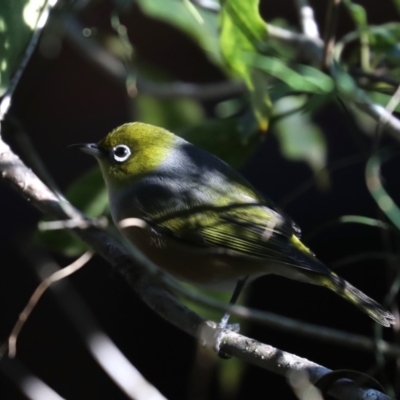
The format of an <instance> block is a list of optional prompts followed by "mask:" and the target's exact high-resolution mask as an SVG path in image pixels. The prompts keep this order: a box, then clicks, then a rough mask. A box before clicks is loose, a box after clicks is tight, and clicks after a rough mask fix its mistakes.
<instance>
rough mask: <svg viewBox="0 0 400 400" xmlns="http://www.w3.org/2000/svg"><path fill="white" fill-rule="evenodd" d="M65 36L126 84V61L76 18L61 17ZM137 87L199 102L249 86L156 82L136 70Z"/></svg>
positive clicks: (232, 95) (143, 91) (92, 60)
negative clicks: (90, 34) (88, 34)
mask: <svg viewBox="0 0 400 400" xmlns="http://www.w3.org/2000/svg"><path fill="white" fill-rule="evenodd" d="M58 23H60V24H62V26H63V28H64V30H65V34H66V38H67V39H68V40H69V41H70V42H71V43H72V44H73V45H74V48H75V49H77V50H78V51H79V52H80V54H81V55H82V56H83V57H85V58H86V59H87V60H88V61H90V62H91V63H92V64H94V65H95V66H96V67H99V68H100V69H101V70H102V71H103V72H105V73H106V74H107V75H108V76H110V77H111V78H112V79H115V80H116V81H117V82H118V83H120V84H125V83H126V80H127V78H128V71H127V69H126V68H125V66H124V63H123V62H122V61H121V60H119V59H118V58H117V57H115V56H113V55H112V54H111V53H110V52H108V51H107V50H105V49H104V47H102V46H101V45H100V44H99V43H98V42H97V41H96V40H94V39H91V38H90V37H85V36H83V34H82V31H83V26H82V25H81V24H80V22H79V21H78V20H77V19H75V18H73V17H69V18H62V19H59V21H58ZM136 76H137V83H136V86H137V90H138V91H139V92H141V93H144V94H149V95H152V96H155V97H158V98H163V99H172V98H181V97H187V98H193V99H196V100H200V101H208V100H217V99H223V98H229V97H234V96H239V95H242V94H243V93H246V91H247V89H246V85H245V84H244V83H243V82H241V81H223V82H216V83H211V84H195V83H187V82H172V83H163V82H154V81H151V80H150V79H147V78H145V77H143V76H141V75H140V74H138V73H137V71H136Z"/></svg>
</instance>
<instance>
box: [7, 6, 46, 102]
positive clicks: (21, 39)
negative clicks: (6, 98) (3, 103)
mask: <svg viewBox="0 0 400 400" xmlns="http://www.w3.org/2000/svg"><path fill="white" fill-rule="evenodd" d="M44 5H45V0H30V1H29V0H1V1H0V96H2V95H4V93H5V91H6V90H7V87H8V84H9V82H10V78H11V76H12V74H13V73H14V71H15V70H16V69H17V67H18V65H19V63H20V61H21V58H22V56H23V54H24V50H25V48H26V46H27V45H28V43H29V40H30V38H31V36H32V32H33V31H34V30H35V28H36V25H37V22H38V19H39V16H40V13H41V11H42V8H43V6H44Z"/></svg>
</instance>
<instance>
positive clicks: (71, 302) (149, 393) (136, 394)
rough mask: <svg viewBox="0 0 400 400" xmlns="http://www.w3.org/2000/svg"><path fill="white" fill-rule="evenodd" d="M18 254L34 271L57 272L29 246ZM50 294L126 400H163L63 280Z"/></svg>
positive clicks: (39, 253) (51, 262)
mask: <svg viewBox="0 0 400 400" xmlns="http://www.w3.org/2000/svg"><path fill="white" fill-rule="evenodd" d="M21 252H22V253H23V254H24V256H25V257H26V259H27V262H28V263H29V264H33V266H34V267H35V269H36V271H40V270H41V269H42V266H43V265H46V266H51V267H53V268H57V269H59V268H60V267H59V265H58V264H57V263H56V262H55V261H54V260H53V259H51V258H50V257H49V256H48V255H46V254H42V253H41V252H37V251H35V250H32V249H31V248H30V246H24V247H23V249H21ZM50 290H52V292H53V294H54V296H55V299H56V301H57V302H58V303H59V305H60V306H61V308H62V310H63V311H64V313H65V314H66V315H67V317H68V318H69V319H70V321H71V322H72V324H73V326H74V328H75V329H76V330H77V332H78V334H79V335H80V337H81V339H82V341H83V343H84V344H85V345H86V348H87V349H88V351H89V353H90V354H91V355H92V357H93V358H94V359H95V360H96V361H97V362H98V364H99V365H100V367H101V368H102V369H103V370H104V372H105V373H106V374H107V375H108V376H109V377H110V378H111V379H112V380H113V381H114V382H115V384H116V385H117V386H118V387H119V388H120V389H121V391H123V392H124V393H125V394H126V396H127V397H128V398H129V399H131V400H165V397H164V396H163V395H162V394H161V393H160V392H159V391H158V390H157V389H156V388H155V387H154V386H153V385H151V384H150V383H149V382H148V381H147V380H146V379H145V378H144V377H143V376H142V375H141V374H140V372H139V371H138V370H137V369H136V368H135V366H134V365H132V363H131V362H130V361H129V360H128V359H127V358H126V357H125V356H124V354H123V353H122V352H121V350H119V349H118V347H117V346H116V345H115V344H114V343H113V341H112V340H111V339H110V337H109V336H107V334H106V333H105V332H104V331H103V330H102V329H101V327H100V325H99V323H98V322H97V321H96V319H95V317H94V316H93V313H92V312H91V311H90V309H89V307H88V306H87V305H86V303H85V301H84V300H83V299H82V298H81V296H79V294H78V293H77V292H76V290H75V289H74V287H73V286H72V285H71V284H70V283H69V282H68V281H67V280H63V281H62V282H60V284H59V285H57V286H51V287H50Z"/></svg>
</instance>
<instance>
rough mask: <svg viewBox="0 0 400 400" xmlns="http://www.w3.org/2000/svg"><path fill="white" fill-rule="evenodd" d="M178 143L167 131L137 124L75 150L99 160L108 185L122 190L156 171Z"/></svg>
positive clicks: (79, 145) (121, 128)
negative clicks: (122, 187)
mask: <svg viewBox="0 0 400 400" xmlns="http://www.w3.org/2000/svg"><path fill="white" fill-rule="evenodd" d="M177 140H178V137H177V136H175V135H174V134H173V133H171V132H169V131H167V130H165V129H163V128H159V127H156V126H153V125H148V124H144V123H141V122H134V123H128V124H124V125H121V126H120V127H118V128H116V129H114V130H113V131H112V132H110V133H109V134H108V135H107V136H106V137H105V138H104V139H102V140H101V141H100V142H99V143H97V144H95V143H88V144H78V145H73V147H76V148H78V149H79V150H81V151H83V152H85V153H87V154H90V155H92V156H94V157H96V159H97V161H98V162H99V164H100V167H101V171H102V173H103V176H104V179H105V181H106V183H107V185H108V186H109V187H120V186H123V185H125V184H127V183H131V182H134V181H136V180H139V179H140V178H141V177H143V176H146V175H148V174H150V173H152V172H154V171H156V170H157V168H158V167H159V166H160V164H161V163H162V162H163V160H165V158H166V157H167V156H168V154H170V152H171V151H172V150H173V148H174V146H175V145H176V141H177Z"/></svg>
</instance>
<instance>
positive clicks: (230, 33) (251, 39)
mask: <svg viewBox="0 0 400 400" xmlns="http://www.w3.org/2000/svg"><path fill="white" fill-rule="evenodd" d="M258 6H259V1H258V0H247V1H242V0H225V1H224V2H223V4H222V8H221V12H220V24H221V34H220V43H221V51H222V55H223V56H224V58H225V61H226V62H227V64H228V67H229V69H230V71H232V72H233V73H235V74H236V75H238V76H240V77H241V78H242V79H243V80H244V81H245V82H246V85H247V87H248V89H249V91H250V95H251V101H252V106H253V110H254V114H255V116H256V118H257V120H258V123H259V127H260V129H262V130H267V129H268V125H269V119H270V115H271V110H272V104H271V100H270V98H269V95H268V91H267V87H266V83H265V82H266V79H265V77H264V76H262V75H261V74H260V73H258V72H256V71H255V70H254V68H253V67H252V66H251V65H249V63H247V62H245V60H244V54H245V53H249V52H250V53H254V54H257V53H258V52H259V51H260V49H261V48H262V47H263V46H264V41H265V40H266V38H267V37H268V32H267V25H266V23H265V22H264V21H263V19H262V18H261V16H260V13H259V11H258Z"/></svg>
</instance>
